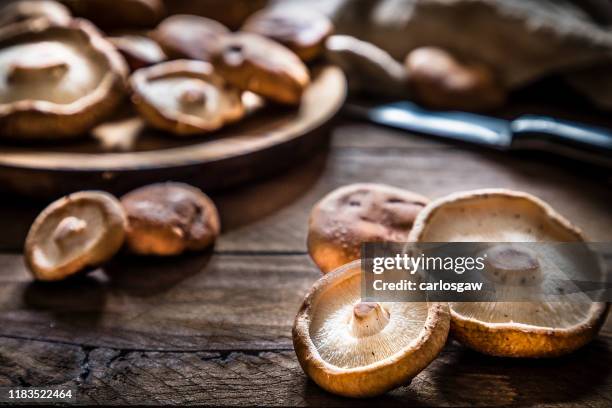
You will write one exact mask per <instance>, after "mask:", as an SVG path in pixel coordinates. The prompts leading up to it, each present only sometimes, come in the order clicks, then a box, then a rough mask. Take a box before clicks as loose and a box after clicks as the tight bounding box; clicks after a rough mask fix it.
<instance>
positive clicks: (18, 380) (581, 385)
mask: <svg viewBox="0 0 612 408" xmlns="http://www.w3.org/2000/svg"><path fill="white" fill-rule="evenodd" d="M0 361H1V362H2V363H3V364H0V385H2V386H10V385H13V386H19V385H22V386H27V385H33V386H37V385H38V386H41V385H49V384H54V385H56V386H58V385H59V386H64V387H71V388H75V389H76V390H77V398H78V402H79V403H80V404H137V405H158V404H175V405H185V404H198V405H216V406H219V405H232V406H253V405H266V406H289V405H291V406H347V407H348V406H352V407H362V406H363V407H369V406H372V404H373V403H376V404H377V405H384V406H449V405H451V406H456V405H460V406H500V405H504V406H506V405H519V406H533V405H538V406H576V407H578V406H590V407H606V406H609V405H610V404H611V403H612V399H611V398H610V395H612V376H611V375H610V370H611V369H610V367H612V344H611V343H610V342H609V341H604V340H601V339H600V340H596V341H595V342H593V343H591V344H590V345H588V346H586V347H585V348H583V349H582V350H580V351H578V352H576V353H574V354H572V355H570V356H566V357H563V358H558V359H551V360H512V359H501V358H493V357H487V356H482V355H479V354H477V353H474V352H471V351H468V350H466V349H464V348H463V347H461V346H460V345H458V344H457V343H454V342H451V343H449V344H448V345H447V346H446V348H445V350H444V351H443V352H442V353H441V354H440V355H439V356H438V358H437V359H436V360H434V362H433V363H432V364H431V365H430V366H429V367H427V368H426V369H425V370H424V371H423V372H421V373H420V374H419V375H418V376H417V377H416V378H415V379H414V380H413V381H412V383H411V384H410V386H408V387H402V388H399V389H397V390H394V391H392V392H390V393H388V394H385V395H383V396H381V397H378V398H376V399H366V400H353V399H346V398H340V397H336V396H334V395H331V394H329V393H327V392H325V391H323V390H322V389H321V388H319V387H318V386H317V385H316V384H314V383H313V382H312V381H310V380H308V379H307V377H306V376H305V374H304V373H303V372H302V370H301V368H300V367H299V364H298V362H297V360H296V358H295V355H294V353H293V351H288V350H287V351H254V352H225V353H220V352H212V353H211V352H182V353H179V352H151V351H125V350H117V349H108V348H93V349H91V348H81V347H78V346H72V345H64V344H47V343H42V342H38V341H18V340H13V339H3V340H2V347H0Z"/></svg>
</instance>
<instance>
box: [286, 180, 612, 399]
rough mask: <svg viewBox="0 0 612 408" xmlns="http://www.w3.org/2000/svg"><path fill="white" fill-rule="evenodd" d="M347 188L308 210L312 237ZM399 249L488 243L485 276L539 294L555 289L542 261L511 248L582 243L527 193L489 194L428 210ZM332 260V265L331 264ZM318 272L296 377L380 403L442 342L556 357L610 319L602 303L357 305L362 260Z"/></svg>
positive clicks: (303, 319)
mask: <svg viewBox="0 0 612 408" xmlns="http://www.w3.org/2000/svg"><path fill="white" fill-rule="evenodd" d="M359 186H361V187H360V188H361V189H363V188H364V186H369V187H367V188H368V190H369V191H371V192H373V191H376V190H377V189H378V188H380V187H375V186H372V185H359ZM347 188H348V187H342V188H340V189H338V190H336V191H333V192H331V193H330V194H329V195H328V196H327V197H326V198H324V199H323V200H322V201H321V203H323V204H321V203H318V204H317V205H316V206H315V207H314V209H313V213H312V214H311V229H312V228H313V226H312V222H313V220H318V219H319V218H320V217H321V216H320V214H319V213H320V212H321V207H322V206H323V207H325V206H329V205H331V203H333V202H334V201H335V200H337V199H334V200H331V199H330V198H328V197H342V196H345V195H346V193H345V192H344V191H349V190H347ZM384 188H388V187H386V186H385V187H384ZM350 190H351V191H355V187H350ZM408 193H409V192H405V193H403V195H404V196H406V194H408ZM353 194H354V193H353ZM368 194H373V193H368ZM396 194H398V193H396ZM410 194H414V193H410ZM361 195H362V196H363V193H361ZM347 197H348V196H347ZM353 197H354V196H353ZM347 200H348V201H347V203H348V202H349V201H351V202H352V201H355V198H347ZM361 200H362V201H363V198H361ZM370 200H371V199H370ZM372 208H373V207H364V208H362V209H360V211H361V212H362V213H361V217H364V216H368V217H369V218H368V220H369V221H368V222H370V223H376V222H379V223H381V224H380V227H381V228H382V227H383V226H384V224H382V221H380V220H379V221H375V220H374V219H373V218H372V217H371V215H372V214H376V212H377V211H379V210H375V209H372ZM342 210H343V211H345V212H346V211H349V210H350V209H349V208H348V207H347V208H344V209H342ZM368 211H369V213H368V214H366V212H368ZM386 211H387V212H389V211H392V210H390V209H389V208H388V209H387V210H386ZM397 211H402V210H400V209H398V210H397ZM390 216H392V215H390V214H387V216H386V217H385V218H388V217H390ZM329 217H332V218H333V217H334V216H333V214H332V213H329V214H326V225H334V228H337V229H342V228H349V225H346V224H347V221H346V220H347V219H350V217H347V216H346V214H338V216H337V217H336V218H335V220H331V221H330V220H328V219H327V218H329ZM316 224H318V222H316ZM368 228H370V229H372V228H374V227H368ZM314 229H315V230H316V231H318V230H319V229H320V228H319V226H318V225H315V227H314ZM315 233H316V234H317V236H318V237H319V238H318V239H319V240H321V239H323V240H326V245H328V244H329V243H332V242H333V240H334V237H333V234H332V235H331V236H330V237H329V238H325V237H321V236H320V235H319V232H315ZM406 241H408V242H483V243H495V244H494V245H496V246H494V247H491V248H487V255H488V258H487V260H486V262H487V264H488V269H487V273H490V274H491V276H490V277H489V278H491V279H492V280H494V281H495V280H497V281H498V282H499V283H508V282H510V284H512V285H523V286H525V287H528V286H533V287H536V286H538V285H542V287H545V285H553V284H554V283H551V282H554V279H551V274H552V273H554V268H551V265H550V264H549V263H548V260H547V258H545V257H543V256H542V255H541V254H539V253H538V252H537V251H532V250H529V249H526V248H524V247H522V246H521V245H520V244H519V243H523V242H583V241H585V237H584V235H583V234H582V232H581V231H580V230H579V229H577V228H576V227H574V226H573V225H572V224H571V223H570V222H569V221H568V220H566V219H565V218H563V217H562V216H561V215H559V214H558V213H557V212H556V211H554V210H553V209H552V208H551V207H550V206H549V205H548V204H546V203H544V202H543V201H541V200H539V199H537V198H535V197H533V196H531V195H529V194H526V193H521V192H515V191H509V190H503V189H491V190H476V191H467V192H461V193H456V194H452V195H450V196H447V197H443V198H441V199H438V200H435V201H432V202H430V203H429V204H426V205H425V206H424V208H423V209H422V210H421V211H420V212H419V213H418V215H417V216H416V220H415V221H414V225H413V226H412V229H411V230H410V233H409V234H408V238H407V240H406ZM310 255H311V257H313V260H314V261H315V262H316V263H317V264H318V265H322V264H325V263H326V261H325V260H324V259H322V258H321V257H322V256H326V255H325V254H322V253H320V252H316V251H315V252H313V251H311V252H310ZM330 256H332V258H330V259H331V261H333V260H335V259H336V258H337V257H336V256H335V254H331V255H330ZM322 272H323V276H322V277H321V278H320V279H319V280H318V281H317V282H316V283H315V284H314V285H313V287H312V289H311V290H310V291H309V292H308V294H307V295H306V297H305V299H304V301H303V303H302V306H301V308H300V310H299V312H298V314H297V316H296V319H295V323H294V327H293V343H294V346H295V352H296V354H297V357H298V360H299V361H300V364H301V366H302V368H303V369H304V372H305V373H306V374H308V376H309V377H311V378H312V379H313V380H314V381H315V382H316V383H317V384H318V385H320V386H321V387H322V388H324V389H326V390H327V391H330V392H333V393H336V394H339V395H344V396H350V397H368V396H374V395H379V394H381V393H384V392H386V391H388V390H390V389H392V388H395V387H398V386H402V385H406V384H408V383H409V382H410V379H411V378H413V377H414V376H415V375H417V374H418V373H419V372H420V371H421V370H423V369H424V368H425V367H426V366H427V365H428V364H429V363H430V362H431V361H433V360H434V359H435V357H436V356H437V355H438V354H439V353H440V351H441V350H442V348H443V347H444V343H445V342H446V338H447V336H448V335H450V336H452V337H453V338H454V339H456V340H458V341H459V342H461V343H462V344H464V345H465V346H467V347H469V348H472V349H474V350H476V351H478V352H481V353H484V354H489V355H494V356H504V357H523V358H528V357H529V358H540V357H555V356H559V355H563V354H567V353H569V352H572V351H574V350H576V349H578V348H580V347H582V346H584V345H585V344H587V343H588V342H589V341H591V340H592V339H593V338H594V337H595V336H596V335H597V333H598V331H599V329H600V328H601V326H602V324H603V322H604V321H605V318H606V316H607V314H608V304H607V303H603V302H593V301H591V300H590V299H588V298H587V297H583V298H580V299H581V301H576V300H575V299H572V300H564V299H562V300H558V301H553V302H548V301H544V300H542V301H532V302H524V301H522V302H503V303H499V302H497V303H496V302H461V303H450V304H447V303H417V302H406V303H381V302H369V301H366V300H363V299H361V293H362V292H361V261H360V260H356V261H353V262H351V263H349V264H347V265H344V266H340V267H339V268H337V269H336V270H334V271H332V272H329V273H326V272H327V271H326V270H322Z"/></svg>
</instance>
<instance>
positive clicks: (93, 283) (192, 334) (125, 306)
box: [0, 254, 320, 351]
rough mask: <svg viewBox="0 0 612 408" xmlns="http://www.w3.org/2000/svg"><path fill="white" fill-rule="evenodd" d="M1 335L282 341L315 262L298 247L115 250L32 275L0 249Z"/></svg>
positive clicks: (175, 344)
mask: <svg viewBox="0 0 612 408" xmlns="http://www.w3.org/2000/svg"><path fill="white" fill-rule="evenodd" d="M0 270H1V271H2V274H1V275H0V336H8V337H11V338H25V339H39V340H49V341H55V342H64V343H69V344H77V345H85V346H91V347H94V346H95V347H113V348H124V349H146V350H180V351H184V350H222V351H224V350H266V349H278V348H284V349H290V348H291V344H292V342H291V326H292V324H293V319H294V317H295V314H296V313H297V310H298V308H299V305H300V303H301V301H302V298H303V296H304V295H305V293H306V291H307V290H308V288H309V287H310V286H311V285H312V283H313V282H314V281H315V280H316V279H318V278H319V276H320V274H319V272H318V271H317V270H316V269H315V268H314V266H313V265H312V264H311V262H310V260H309V259H308V258H307V256H306V255H295V256H290V255H287V256H249V257H245V256H230V255H212V256H211V255H210V254H202V255H193V256H186V257H180V258H169V259H150V258H144V259H143V258H130V257H122V258H119V259H117V260H116V261H115V262H113V263H111V264H110V265H108V266H107V267H105V269H104V270H102V269H100V270H97V271H95V272H93V273H92V274H90V275H88V276H84V277H77V278H75V279H71V280H68V281H65V282H58V283H41V282H32V279H31V277H30V276H29V274H28V272H27V271H26V269H25V267H24V266H23V261H22V259H21V256H19V255H0Z"/></svg>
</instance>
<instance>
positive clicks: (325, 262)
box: [308, 183, 429, 273]
mask: <svg viewBox="0 0 612 408" xmlns="http://www.w3.org/2000/svg"><path fill="white" fill-rule="evenodd" d="M428 202H429V200H428V199H427V198H425V197H423V196H421V195H419V194H416V193H413V192H411V191H407V190H403V189H400V188H397V187H392V186H387V185H384V184H372V183H358V184H350V185H348V186H343V187H340V188H338V189H336V190H334V191H332V192H330V193H329V194H327V195H326V196H325V197H323V198H322V199H321V200H320V201H319V202H318V203H317V204H315V206H314V207H313V209H312V211H311V213H310V219H309V222H308V251H309V253H310V256H311V257H312V259H313V261H314V262H315V263H316V264H317V266H318V267H319V268H320V269H321V271H322V272H323V273H327V272H329V271H331V270H334V269H336V268H337V267H339V266H341V265H344V264H346V263H348V262H350V261H353V260H355V259H359V258H360V255H361V244H362V243H364V242H385V241H397V242H405V241H407V240H408V233H409V232H410V229H411V228H412V223H413V222H414V220H415V219H416V216H417V214H418V213H419V212H420V211H421V209H422V208H423V207H424V206H425V205H426V204H427V203H428Z"/></svg>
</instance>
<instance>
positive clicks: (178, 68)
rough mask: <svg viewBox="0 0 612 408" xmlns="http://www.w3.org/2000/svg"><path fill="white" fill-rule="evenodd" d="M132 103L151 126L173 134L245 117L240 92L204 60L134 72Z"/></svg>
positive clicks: (203, 130) (208, 128)
mask: <svg viewBox="0 0 612 408" xmlns="http://www.w3.org/2000/svg"><path fill="white" fill-rule="evenodd" d="M130 84H131V86H132V89H133V91H134V94H133V96H132V100H133V102H134V104H135V105H136V108H137V109H138V111H139V112H140V113H141V114H142V115H143V117H144V118H145V119H146V120H147V122H148V123H149V124H151V125H152V126H154V127H156V128H158V129H162V130H166V131H169V132H171V133H173V134H175V135H193V134H201V133H206V132H211V131H213V130H217V129H219V128H221V127H222V126H223V125H224V124H226V123H231V122H235V121H237V120H239V119H240V118H242V117H243V116H244V113H245V109H244V106H243V104H242V95H241V94H242V93H241V92H240V91H239V90H238V89H236V88H234V87H233V86H230V85H228V84H227V83H226V82H225V81H224V80H223V79H222V78H221V77H220V76H218V75H216V74H215V73H214V71H213V68H212V66H211V65H210V64H208V63H206V62H203V61H188V60H176V61H168V62H165V63H161V64H157V65H155V66H153V67H150V68H143V69H140V70H138V71H136V72H135V73H134V74H133V75H132V78H131V79H130Z"/></svg>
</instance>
